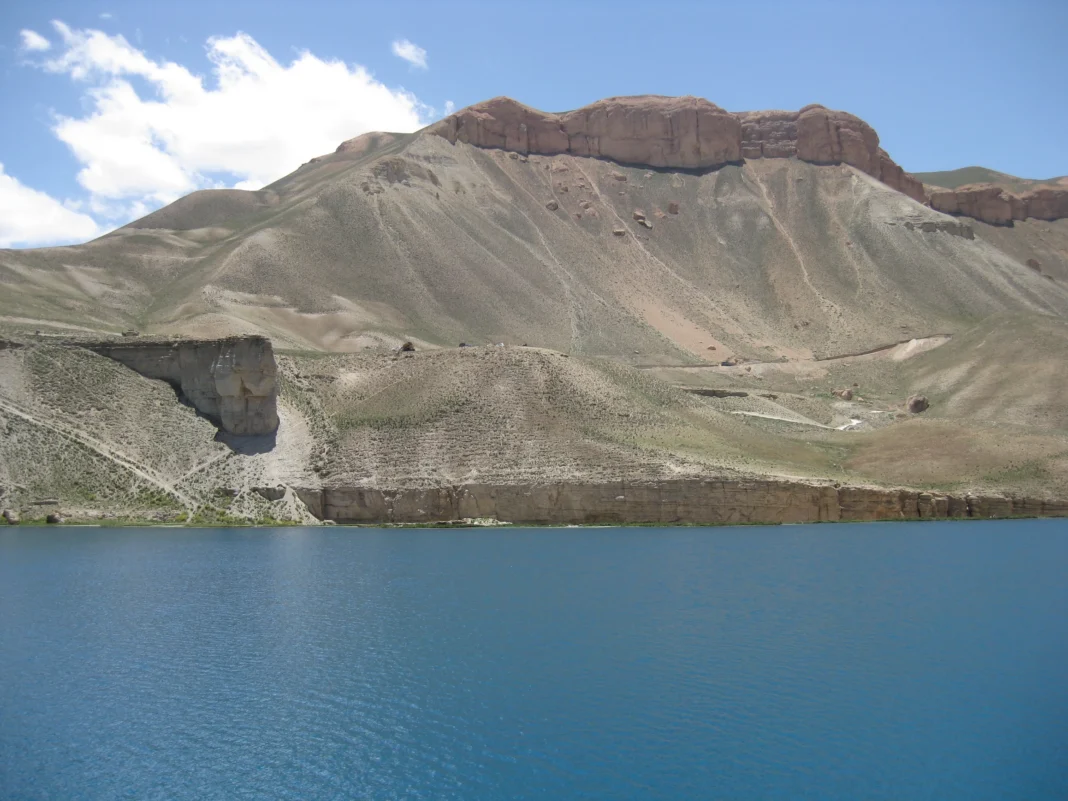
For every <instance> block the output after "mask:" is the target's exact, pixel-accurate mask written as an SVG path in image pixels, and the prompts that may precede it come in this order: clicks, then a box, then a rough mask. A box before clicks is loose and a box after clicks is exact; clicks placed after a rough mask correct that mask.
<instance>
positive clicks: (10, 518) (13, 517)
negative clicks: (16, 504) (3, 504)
mask: <svg viewBox="0 0 1068 801" xmlns="http://www.w3.org/2000/svg"><path fill="white" fill-rule="evenodd" d="M3 517H4V522H6V523H7V524H8V525H9V526H17V525H18V524H19V516H18V513H17V512H16V511H15V510H14V509H5V510H4V515H3Z"/></svg>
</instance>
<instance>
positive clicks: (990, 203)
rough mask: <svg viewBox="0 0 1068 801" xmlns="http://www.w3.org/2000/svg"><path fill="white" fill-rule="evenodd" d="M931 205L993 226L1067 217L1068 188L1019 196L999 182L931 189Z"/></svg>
mask: <svg viewBox="0 0 1068 801" xmlns="http://www.w3.org/2000/svg"><path fill="white" fill-rule="evenodd" d="M931 208H933V209H935V210H936V211H941V212H944V213H945V214H960V215H963V216H965V217H974V218H975V219H977V220H982V221H983V222H987V223H991V224H992V225H1008V224H1010V223H1011V222H1012V221H1013V220H1026V219H1027V218H1028V217H1034V218H1036V219H1039V220H1060V219H1063V218H1065V217H1068V189H1056V188H1053V187H1043V188H1040V189H1032V190H1029V191H1027V192H1024V193H1023V194H1020V195H1016V194H1013V193H1012V192H1009V191H1008V190H1007V189H1004V188H1003V187H1000V186H998V185H996V184H969V185H967V186H961V187H958V188H957V189H936V190H934V191H933V192H931Z"/></svg>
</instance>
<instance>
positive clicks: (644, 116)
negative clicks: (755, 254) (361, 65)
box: [426, 95, 925, 202]
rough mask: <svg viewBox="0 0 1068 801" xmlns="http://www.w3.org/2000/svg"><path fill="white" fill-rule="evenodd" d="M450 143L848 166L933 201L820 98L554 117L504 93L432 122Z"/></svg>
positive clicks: (658, 103)
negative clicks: (788, 107) (766, 107)
mask: <svg viewBox="0 0 1068 801" xmlns="http://www.w3.org/2000/svg"><path fill="white" fill-rule="evenodd" d="M426 132H427V133H432V134H436V135H438V136H442V137H444V138H445V139H448V140H449V141H450V142H454V143H455V142H465V143H467V144H471V145H476V146H478V147H487V148H499V149H503V150H511V151H516V152H519V153H537V154H541V155H556V154H560V153H568V154H570V155H573V156H594V157H599V158H606V159H610V160H612V161H618V162H620V163H623V164H636V165H642V166H649V167H667V168H678V169H703V168H712V167H719V166H722V165H724V164H728V163H732V162H737V161H741V160H742V159H743V158H745V159H752V158H789V157H797V158H799V159H801V160H803V161H809V162H812V163H815V164H849V165H852V166H854V167H856V168H857V169H859V170H862V171H863V172H866V173H867V174H869V175H871V176H872V177H874V178H877V179H879V180H881V181H883V182H884V183H886V184H887V185H889V186H891V187H893V188H894V189H897V190H898V191H901V192H904V193H905V194H907V195H909V196H910V197H912V198H914V199H916V200H919V201H921V202H923V201H924V199H925V198H924V193H923V184H922V183H920V181H918V180H916V179H915V178H913V177H912V176H911V175H909V174H908V173H906V172H905V171H904V170H902V169H901V168H900V167H899V166H898V165H897V164H895V163H894V162H893V160H892V159H891V158H890V156H889V155H887V153H886V151H884V150H883V149H882V148H880V147H879V136H878V134H876V133H875V131H874V130H873V129H872V127H871V126H870V125H868V124H867V123H866V122H864V121H863V120H861V119H860V118H858V117H855V116H853V115H852V114H847V113H846V112H843V111H832V110H830V109H827V108H824V107H823V106H820V105H810V106H805V107H804V108H803V109H801V110H800V111H749V112H741V113H737V114H732V113H730V112H727V111H724V110H723V109H721V108H720V107H719V106H717V105H716V104H714V103H711V102H709V101H708V100H705V99H703V98H699V97H660V96H649V95H646V96H638V97H613V98H608V99H607V100H599V101H598V102H596V103H592V104H590V105H588V106H584V107H582V108H580V109H577V110H575V111H570V112H567V113H565V114H551V113H547V112H544V111H538V110H537V109H533V108H530V107H529V106H524V105H523V104H522V103H517V102H516V101H514V100H511V99H510V98H507V97H498V98H494V99H493V100H489V101H487V102H485V103H479V104H476V105H474V106H469V107H467V108H465V109H461V110H460V111H458V112H456V113H455V114H453V115H451V116H449V117H446V118H445V119H443V120H441V121H440V122H437V123H435V124H434V125H431V126H430V127H429V128H427V129H426Z"/></svg>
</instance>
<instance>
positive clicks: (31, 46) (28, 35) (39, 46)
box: [19, 29, 52, 53]
mask: <svg viewBox="0 0 1068 801" xmlns="http://www.w3.org/2000/svg"><path fill="white" fill-rule="evenodd" d="M19 36H21V37H22V49H23V50H29V51H31V52H38V53H39V52H41V51H44V50H47V49H48V48H50V47H51V46H52V43H51V42H50V41H48V40H47V39H45V38H44V37H43V36H41V34H39V33H38V32H37V31H31V30H28V29H23V30H21V31H19Z"/></svg>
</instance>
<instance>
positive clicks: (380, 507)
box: [297, 479, 1068, 525]
mask: <svg viewBox="0 0 1068 801" xmlns="http://www.w3.org/2000/svg"><path fill="white" fill-rule="evenodd" d="M297 495H298V497H300V499H301V500H302V501H303V502H304V503H305V505H306V506H307V507H308V510H309V511H310V512H311V513H312V514H313V515H314V516H315V517H317V518H319V519H321V520H333V521H336V522H338V523H434V522H443V521H449V520H461V519H464V518H496V519H497V520H505V521H508V522H512V523H529V524H542V525H552V524H560V525H564V524H583V523H585V524H593V523H648V524H658V523H663V524H668V523H707V524H715V523H720V524H723V523H815V522H834V521H845V520H865V521H866V520H908V519H917V518H919V519H923V518H945V517H977V518H979V517H981V518H989V517H1011V516H1015V515H1021V516H1051V517H1055V516H1065V515H1068V502H1055V501H1048V500H1042V499H1034V498H1015V497H1007V496H978V495H966V496H959V497H958V496H949V495H942V494H938V493H928V492H916V491H912V490H889V489H876V488H868V487H841V488H837V487H834V486H831V485H817V484H805V483H801V482H787V481H768V480H759V479H754V480H726V481H725V480H715V479H706V480H701V479H690V480H672V481H661V482H655V483H626V482H624V483H608V484H562V483H560V484H540V485H490V484H464V485H458V486H450V487H438V488H432V489H397V490H388V489H377V488H368V487H327V488H322V489H298V490H297Z"/></svg>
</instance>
